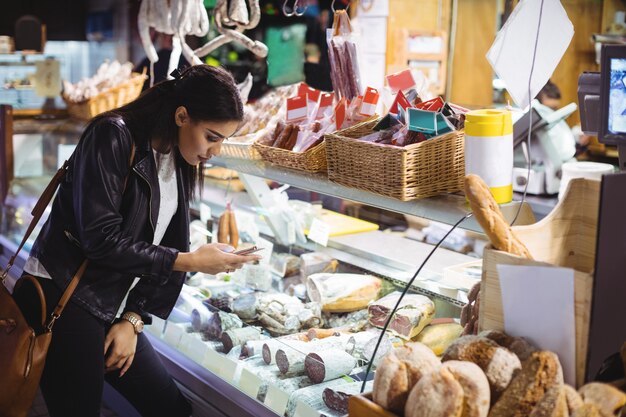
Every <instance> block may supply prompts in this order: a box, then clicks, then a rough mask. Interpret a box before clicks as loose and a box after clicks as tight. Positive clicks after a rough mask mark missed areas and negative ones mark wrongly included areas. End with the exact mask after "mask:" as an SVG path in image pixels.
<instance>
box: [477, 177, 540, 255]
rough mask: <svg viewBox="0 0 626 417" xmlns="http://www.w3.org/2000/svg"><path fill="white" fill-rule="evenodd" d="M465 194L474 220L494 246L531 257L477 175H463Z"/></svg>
mask: <svg viewBox="0 0 626 417" xmlns="http://www.w3.org/2000/svg"><path fill="white" fill-rule="evenodd" d="M465 196H466V197H467V199H468V200H469V203H470V207H471V208H472V212H473V213H474V217H475V218H476V221H477V222H478V224H480V226H481V227H482V228H483V230H484V231H485V234H486V235H487V237H488V238H489V240H490V241H491V244H492V245H493V247H494V248H496V249H498V250H501V251H504V252H509V253H512V254H514V255H518V256H522V257H524V258H528V259H532V256H531V254H530V252H529V251H528V249H527V248H526V246H524V244H523V243H522V242H521V241H520V240H519V239H518V238H517V236H515V233H513V230H512V229H511V226H509V223H508V222H507V221H506V219H505V218H504V216H503V215H502V212H501V211H500V207H498V204H497V203H496V200H495V199H494V198H493V195H491V191H490V190H489V187H488V186H487V184H485V182H484V181H483V180H482V179H481V178H480V177H479V176H478V175H468V176H466V177H465Z"/></svg>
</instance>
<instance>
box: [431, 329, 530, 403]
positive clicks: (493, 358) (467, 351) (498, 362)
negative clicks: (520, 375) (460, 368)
mask: <svg viewBox="0 0 626 417" xmlns="http://www.w3.org/2000/svg"><path fill="white" fill-rule="evenodd" d="M442 360H443V361H444V362H446V361H449V360H457V361H468V362H473V363H475V364H476V365H478V366H479V367H480V369H482V370H483V372H484V373H485V376H486V377H487V380H488V381H489V386H490V388H491V399H492V401H493V400H496V399H497V398H498V397H499V396H500V394H501V393H502V392H503V391H504V390H505V389H506V388H507V387H508V386H509V383H510V382H511V380H512V379H513V377H514V376H515V374H516V373H517V372H518V371H519V370H520V369H521V367H522V365H521V363H520V360H519V358H518V357H517V356H516V355H515V354H513V353H512V352H511V351H509V350H508V349H506V348H503V347H502V346H500V345H498V344H497V343H496V342H494V341H493V340H490V339H487V338H486V337H481V336H463V337H461V338H459V339H457V341H456V342H454V343H452V344H451V345H450V346H449V347H448V349H446V351H445V352H444V353H443V357H442Z"/></svg>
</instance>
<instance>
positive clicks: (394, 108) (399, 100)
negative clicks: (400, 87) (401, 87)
mask: <svg viewBox="0 0 626 417" xmlns="http://www.w3.org/2000/svg"><path fill="white" fill-rule="evenodd" d="M398 106H400V107H402V108H403V109H404V110H405V111H406V109H408V108H409V107H411V103H409V100H408V99H407V98H406V96H405V95H404V93H403V92H402V91H398V94H396V98H395V99H394V101H393V104H392V105H391V108H390V109H389V113H393V114H398Z"/></svg>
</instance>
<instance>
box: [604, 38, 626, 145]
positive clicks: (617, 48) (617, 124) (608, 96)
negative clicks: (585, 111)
mask: <svg viewBox="0 0 626 417" xmlns="http://www.w3.org/2000/svg"><path fill="white" fill-rule="evenodd" d="M600 77H601V89H600V99H601V101H602V103H601V104H602V105H601V109H600V131H599V132H598V133H599V135H598V139H599V140H600V142H602V143H605V144H607V145H620V144H625V143H626V45H604V46H603V47H602V66H601V75H600Z"/></svg>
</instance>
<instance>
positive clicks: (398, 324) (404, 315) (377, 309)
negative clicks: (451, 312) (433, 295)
mask: <svg viewBox="0 0 626 417" xmlns="http://www.w3.org/2000/svg"><path fill="white" fill-rule="evenodd" d="M400 295H401V293H400V292H399V291H395V292H393V293H391V294H389V295H387V296H385V297H383V298H381V299H380V300H378V301H376V302H373V303H372V304H370V305H369V307H368V314H369V322H370V324H371V325H372V326H376V327H381V328H382V327H384V326H385V322H386V321H387V319H388V318H389V314H390V313H391V310H393V308H394V307H395V305H396V303H397V302H398V298H400ZM434 315H435V304H434V303H433V302H432V301H431V300H430V299H429V298H428V297H425V296H423V295H419V294H406V295H405V296H404V298H403V299H402V301H401V303H400V305H399V306H398V310H397V311H396V313H395V315H394V317H393V319H392V320H391V322H390V323H389V327H388V328H387V329H388V330H389V331H391V332H392V333H393V334H395V335H397V336H399V337H401V338H403V339H407V340H408V339H412V338H413V337H415V336H417V335H418V334H419V333H420V332H421V331H422V329H424V327H426V326H427V325H428V324H430V322H431V321H432V319H433V317H434Z"/></svg>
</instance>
